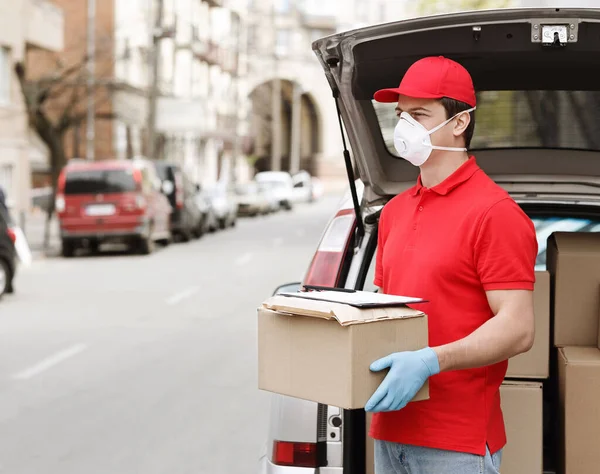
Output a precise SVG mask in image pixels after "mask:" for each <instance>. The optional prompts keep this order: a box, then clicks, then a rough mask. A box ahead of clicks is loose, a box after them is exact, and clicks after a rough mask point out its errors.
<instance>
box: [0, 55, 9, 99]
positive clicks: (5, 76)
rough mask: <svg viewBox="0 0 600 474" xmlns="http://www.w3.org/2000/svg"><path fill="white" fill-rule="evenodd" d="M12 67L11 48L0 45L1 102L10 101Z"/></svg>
mask: <svg viewBox="0 0 600 474" xmlns="http://www.w3.org/2000/svg"><path fill="white" fill-rule="evenodd" d="M11 71H12V68H11V64H10V50H9V49H8V48H4V47H0V103H2V104H8V103H10V80H11V77H12V74H11Z"/></svg>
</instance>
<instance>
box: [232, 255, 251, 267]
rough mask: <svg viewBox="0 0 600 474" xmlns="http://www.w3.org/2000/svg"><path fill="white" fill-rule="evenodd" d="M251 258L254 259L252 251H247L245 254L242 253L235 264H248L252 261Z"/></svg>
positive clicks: (239, 265)
mask: <svg viewBox="0 0 600 474" xmlns="http://www.w3.org/2000/svg"><path fill="white" fill-rule="evenodd" d="M250 260H252V254H251V253H245V254H244V255H242V256H241V257H240V258H238V259H237V260H236V261H235V264H236V265H237V266H238V267H241V266H242V265H246V264H248V263H250Z"/></svg>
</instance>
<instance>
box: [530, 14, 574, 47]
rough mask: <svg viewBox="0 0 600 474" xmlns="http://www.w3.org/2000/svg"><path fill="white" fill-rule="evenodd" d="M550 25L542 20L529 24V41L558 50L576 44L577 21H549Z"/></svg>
mask: <svg viewBox="0 0 600 474" xmlns="http://www.w3.org/2000/svg"><path fill="white" fill-rule="evenodd" d="M551 21H552V23H546V22H545V21H544V20H538V21H533V22H532V23H531V41H532V42H533V43H541V44H542V45H543V46H551V47H555V48H560V47H563V46H566V45H567V43H576V42H577V34H578V31H579V22H578V21H574V20H571V21H568V20H565V21H564V23H563V22H562V21H558V22H557V21H556V20H551Z"/></svg>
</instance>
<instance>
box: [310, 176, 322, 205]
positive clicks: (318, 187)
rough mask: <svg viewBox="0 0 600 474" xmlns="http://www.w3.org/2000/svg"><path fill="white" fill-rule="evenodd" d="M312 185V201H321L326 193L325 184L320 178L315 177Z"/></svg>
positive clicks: (311, 181) (311, 182) (312, 179)
mask: <svg viewBox="0 0 600 474" xmlns="http://www.w3.org/2000/svg"><path fill="white" fill-rule="evenodd" d="M310 184H311V191H312V200H313V201H318V200H319V199H321V198H322V197H323V193H324V189H323V182H322V181H321V180H320V179H319V178H316V177H314V176H313V177H312V178H311V180H310Z"/></svg>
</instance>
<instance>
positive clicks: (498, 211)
mask: <svg viewBox="0 0 600 474" xmlns="http://www.w3.org/2000/svg"><path fill="white" fill-rule="evenodd" d="M537 252H538V244H537V238H536V234H535V227H534V225H533V222H531V219H529V217H528V216H527V215H526V214H525V213H524V212H523V211H522V210H521V208H520V207H519V206H518V205H517V203H516V202H514V201H513V200H512V199H510V198H507V199H504V200H502V201H499V202H498V203H496V204H495V205H493V206H492V207H491V208H490V209H489V210H488V211H487V213H486V214H485V216H484V217H483V219H482V220H481V223H480V226H479V231H478V234H477V237H476V241H475V251H474V257H475V265H476V268H477V273H478V274H479V279H480V280H481V283H482V285H483V289H484V290H485V291H490V290H533V286H534V283H535V260H536V257H537Z"/></svg>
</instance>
